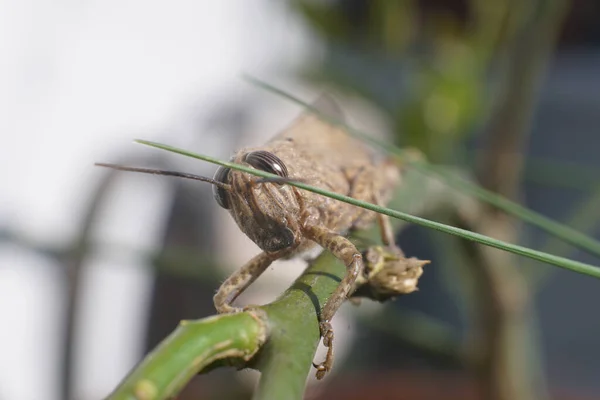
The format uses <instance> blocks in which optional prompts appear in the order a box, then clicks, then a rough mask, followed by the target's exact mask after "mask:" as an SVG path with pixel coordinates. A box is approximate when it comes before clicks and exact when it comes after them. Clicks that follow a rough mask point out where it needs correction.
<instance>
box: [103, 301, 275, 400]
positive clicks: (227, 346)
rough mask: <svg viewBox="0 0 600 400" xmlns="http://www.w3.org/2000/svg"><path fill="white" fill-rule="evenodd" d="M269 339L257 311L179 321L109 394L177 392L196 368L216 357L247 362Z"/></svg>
mask: <svg viewBox="0 0 600 400" xmlns="http://www.w3.org/2000/svg"><path fill="white" fill-rule="evenodd" d="M266 338H267V329H266V322H265V321H264V320H263V319H262V318H261V317H260V312H255V311H251V312H243V313H239V314H228V315H220V316H216V317H208V318H205V319H202V320H198V321H182V322H181V323H180V325H179V327H178V328H177V329H176V330H175V331H174V332H173V333H172V334H171V335H169V336H168V337H167V338H166V339H165V340H163V342H162V343H161V344H160V345H159V346H158V347H157V348H155V349H154V351H152V352H151V353H150V354H148V355H147V356H146V357H145V358H144V360H143V361H142V362H141V363H140V364H139V365H138V366H137V367H136V368H135V369H134V370H133V371H132V373H131V374H130V375H129V376H128V377H127V378H125V380H124V381H123V382H122V383H121V384H120V385H119V387H117V389H116V390H115V391H114V392H113V393H112V394H111V395H110V396H109V397H108V399H110V400H159V399H167V398H171V397H173V396H175V395H176V394H177V393H178V392H179V391H180V390H181V389H182V388H183V387H184V386H185V384H186V383H187V382H188V381H189V380H190V379H191V378H192V377H193V376H194V375H196V374H198V372H200V371H202V370H204V369H206V368H207V367H209V366H210V365H211V364H213V363H214V362H216V361H222V360H226V361H227V362H228V363H230V364H235V363H236V361H239V362H240V363H245V362H247V361H248V360H250V359H251V358H252V357H253V356H254V355H255V354H256V352H257V351H258V350H259V349H260V347H261V346H262V344H263V343H264V342H265V340H266Z"/></svg>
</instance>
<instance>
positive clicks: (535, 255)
mask: <svg viewBox="0 0 600 400" xmlns="http://www.w3.org/2000/svg"><path fill="white" fill-rule="evenodd" d="M136 142H138V143H140V144H144V145H147V146H151V147H156V148H158V149H162V150H167V151H170V152H173V153H178V154H181V155H184V156H188V157H192V158H197V159H199V160H203V161H207V162H210V163H213V164H217V165H221V166H224V167H228V168H233V169H236V170H239V171H243V172H247V173H249V174H252V175H256V176H260V177H263V178H270V179H275V180H277V179H281V178H280V177H279V176H277V175H274V174H270V173H267V172H264V171H260V170H257V169H254V168H249V167H245V166H243V165H239V164H234V163H230V162H226V161H221V160H218V159H216V158H213V157H209V156H205V155H201V154H196V153H193V152H190V151H187V150H183V149H178V148H176V147H171V146H168V145H164V144H160V143H155V142H149V141H146V140H136ZM286 183H288V184H289V185H292V186H296V187H298V188H300V189H304V190H308V191H310V192H314V193H317V194H321V195H323V196H327V197H330V198H332V199H335V200H339V201H343V202H345V203H348V204H352V205H355V206H358V207H362V208H365V209H367V210H371V211H375V212H378V213H381V214H385V215H388V216H390V217H393V218H397V219H401V220H404V221H406V222H410V223H414V224H417V225H421V226H424V227H426V228H430V229H434V230H437V231H439V232H443V233H447V234H450V235H454V236H459V237H462V238H464V239H467V240H470V241H472V242H476V243H480V244H484V245H486V246H490V247H494V248H497V249H500V250H504V251H508V252H511V253H514V254H518V255H521V256H524V257H527V258H531V259H533V260H537V261H542V262H545V263H548V264H552V265H555V266H557V267H561V268H565V269H568V270H570V271H574V272H578V273H581V274H584V275H588V276H593V277H595V278H600V268H598V267H596V266H594V265H591V264H586V263H582V262H579V261H575V260H570V259H568V258H564V257H558V256H555V255H552V254H548V253H544V252H541V251H537V250H533V249H529V248H527V247H523V246H519V245H516V244H510V243H507V242H504V241H502V240H498V239H494V238H491V237H489V236H485V235H482V234H479V233H476V232H471V231H468V230H466V229H461V228H456V227H454V226H450V225H446V224H442V223H439V222H435V221H431V220H428V219H425V218H420V217H416V216H414V215H410V214H406V213H403V212H401V211H397V210H391V209H389V208H386V207H381V206H378V205H375V204H371V203H368V202H365V201H361V200H356V199H354V198H352V197H348V196H344V195H342V194H339V193H334V192H330V191H327V190H324V189H321V188H318V187H314V186H310V185H307V184H305V183H302V182H299V181H294V180H290V181H288V182H286Z"/></svg>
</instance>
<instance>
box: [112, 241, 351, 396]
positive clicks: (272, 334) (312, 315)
mask: <svg viewBox="0 0 600 400" xmlns="http://www.w3.org/2000/svg"><path fill="white" fill-rule="evenodd" d="M345 272H346V268H345V267H344V265H343V264H342V263H341V262H340V261H339V260H337V259H336V258H335V257H333V255H331V254H330V253H329V252H323V254H322V255H321V256H320V257H319V258H318V259H317V260H315V262H313V263H312V264H311V265H310V267H309V268H307V269H306V271H304V273H303V274H302V275H301V276H300V277H299V278H298V279H297V280H296V282H295V283H294V284H293V285H292V286H291V287H290V288H289V289H288V290H287V291H286V292H285V293H284V294H283V295H282V296H281V297H280V298H279V299H278V300H276V301H274V302H273V303H271V304H268V305H265V306H261V307H252V308H250V309H249V310H248V311H246V312H241V313H238V314H226V315H220V316H214V317H209V318H205V319H202V320H198V321H183V322H182V323H181V324H180V326H179V327H178V328H177V329H176V330H175V331H174V332H173V333H172V334H171V335H170V336H169V337H167V338H166V339H165V340H163V342H162V343H161V344H160V345H159V346H158V347H156V348H155V349H154V350H153V351H152V352H151V353H150V354H148V355H147V356H146V357H145V358H144V360H142V362H141V363H140V364H139V365H138V366H137V367H136V368H135V369H134V370H133V371H132V372H131V373H130V374H129V376H127V377H126V378H125V380H124V381H123V382H122V383H121V384H120V385H119V386H118V387H117V389H116V390H115V391H114V392H113V394H111V395H110V396H109V399H110V400H134V399H135V400H162V399H167V398H171V397H173V396H175V395H177V393H179V391H180V390H181V389H182V388H183V387H184V386H185V384H186V383H187V382H188V381H189V380H190V379H191V378H192V377H194V376H195V375H196V374H198V373H201V372H206V371H207V370H208V369H211V368H212V367H214V366H217V365H222V364H226V365H234V366H237V367H240V368H241V367H252V368H256V369H258V370H259V371H261V372H262V374H261V378H260V381H259V384H258V387H257V389H256V391H255V393H254V397H253V398H254V400H270V399H289V400H296V399H297V400H301V399H302V398H303V395H304V388H305V386H306V378H307V376H308V373H309V371H310V368H311V362H312V360H313V357H314V354H315V351H316V349H317V345H318V344H319V339H320V333H319V322H318V315H319V313H320V310H321V307H322V306H323V305H324V304H325V303H326V302H327V299H328V298H329V296H330V295H331V293H333V291H334V290H335V288H336V287H337V285H338V284H339V282H340V281H341V279H342V277H343V276H344V274H345ZM259 350H260V352H259ZM253 357H254V358H253Z"/></svg>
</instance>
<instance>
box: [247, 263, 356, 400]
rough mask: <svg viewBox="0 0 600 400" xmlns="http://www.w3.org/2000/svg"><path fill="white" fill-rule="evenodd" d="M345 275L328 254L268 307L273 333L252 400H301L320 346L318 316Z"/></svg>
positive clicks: (262, 354) (263, 354)
mask: <svg viewBox="0 0 600 400" xmlns="http://www.w3.org/2000/svg"><path fill="white" fill-rule="evenodd" d="M345 273H346V268H345V267H344V265H343V264H342V263H341V262H340V261H339V260H338V259H337V258H335V257H334V256H333V255H331V254H330V253H329V252H323V254H321V256H319V258H317V260H316V261H315V262H313V263H312V264H311V265H310V267H309V268H307V269H306V271H304V273H303V274H302V275H301V276H300V277H299V278H298V279H297V280H296V282H294V284H293V285H292V286H291V287H290V288H289V289H288V290H287V291H286V292H285V293H284V294H283V295H282V296H281V297H280V298H279V299H278V300H276V301H275V302H273V303H271V304H269V305H266V306H264V307H263V309H264V310H265V311H266V313H267V315H268V318H269V324H270V326H271V334H270V337H269V340H268V342H267V343H266V344H265V346H264V348H263V350H262V351H261V352H260V353H259V354H258V357H257V360H256V364H255V367H256V368H257V369H259V370H260V371H261V373H262V374H261V378H260V381H259V384H258V387H257V389H256V391H255V393H254V397H253V400H277V399H289V400H296V399H297V400H301V399H302V398H303V395H304V387H305V385H306V377H307V375H308V373H309V371H310V369H311V363H312V360H313V357H314V354H315V351H316V349H317V345H318V344H319V339H320V333H319V320H318V315H319V313H320V311H321V308H322V306H323V305H325V303H326V302H327V299H328V298H329V296H330V295H331V293H333V291H334V290H335V288H336V287H337V286H338V284H339V282H340V281H341V279H342V278H343V276H344V275H345Z"/></svg>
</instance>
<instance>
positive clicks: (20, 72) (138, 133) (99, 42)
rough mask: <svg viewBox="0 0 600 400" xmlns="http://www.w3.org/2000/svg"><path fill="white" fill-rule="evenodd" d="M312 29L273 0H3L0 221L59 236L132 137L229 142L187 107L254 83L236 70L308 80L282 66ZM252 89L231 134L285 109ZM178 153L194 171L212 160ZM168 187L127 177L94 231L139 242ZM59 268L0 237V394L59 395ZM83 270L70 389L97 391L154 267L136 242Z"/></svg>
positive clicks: (214, 101) (92, 394) (239, 258)
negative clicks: (251, 107)
mask: <svg viewBox="0 0 600 400" xmlns="http://www.w3.org/2000/svg"><path fill="white" fill-rule="evenodd" d="M309 42H310V38H309V37H307V35H306V33H305V32H304V31H303V29H302V26H301V25H300V23H299V22H298V21H297V20H296V19H295V18H294V17H293V16H292V15H291V14H289V13H288V11H287V10H286V9H285V5H284V4H283V2H281V3H280V2H274V1H267V0H251V1H248V0H238V1H194V0H175V1H168V2H167V1H157V0H146V1H141V0H125V1H97V0H92V1H84V2H69V1H59V2H53V1H43V0H18V1H17V0H3V1H1V2H0V60H1V61H0V133H1V135H2V142H1V144H0V188H2V192H1V193H0V230H2V231H5V233H6V232H9V234H10V235H12V236H17V237H19V238H20V239H23V240H26V241H28V242H31V243H36V244H38V245H42V246H48V247H54V246H56V247H60V246H67V245H68V244H69V243H70V242H71V241H72V240H74V237H75V236H76V235H77V234H78V227H79V225H80V224H81V222H82V217H83V215H82V213H83V210H82V208H83V207H84V204H85V203H86V202H87V201H88V200H89V198H87V197H88V196H90V193H91V190H92V188H93V187H95V185H97V183H98V178H99V176H100V172H99V171H98V168H94V167H93V163H94V162H96V161H105V162H111V161H115V157H116V155H118V154H121V153H123V152H129V153H134V154H135V153H136V152H139V153H140V154H147V153H148V152H151V151H152V150H149V149H146V148H144V147H142V146H139V145H134V144H132V143H131V140H132V139H134V138H144V139H150V140H157V141H162V142H165V143H169V144H172V145H175V146H181V147H186V146H187V147H190V146H192V148H193V149H194V150H197V151H201V152H203V153H206V154H212V155H217V156H227V155H228V153H229V152H230V151H231V150H232V149H231V148H230V146H231V144H229V143H228V141H227V140H226V138H225V136H226V135H223V137H220V136H219V134H218V132H217V133H215V132H211V133H210V135H209V134H204V136H203V133H202V132H197V131H194V127H197V126H198V119H200V120H201V119H202V118H205V117H206V116H208V115H210V114H211V112H212V111H214V107H216V106H218V105H219V104H220V103H222V102H223V101H231V100H233V101H235V100H239V99H243V98H245V97H247V96H248V93H249V92H251V91H256V90H257V89H255V88H252V87H251V86H249V85H248V84H246V83H244V82H243V81H242V80H240V75H241V73H250V74H255V75H256V76H259V77H268V78H269V81H270V82H278V83H282V82H285V83H287V84H288V88H295V89H296V90H297V91H296V93H299V94H307V93H312V92H310V91H309V90H308V89H302V88H301V87H299V86H298V85H296V84H294V83H293V80H292V79H290V78H288V77H290V76H291V74H290V73H289V72H290V71H292V70H293V69H294V68H296V67H297V66H299V65H301V64H302V63H303V62H305V61H306V60H308V59H310V58H311V57H314V56H315V54H314V46H311V47H310V48H311V52H309V51H308V49H309V46H308V43H309ZM260 98H262V99H264V101H263V102H262V103H260V104H257V105H256V113H255V115H253V123H254V125H253V127H254V129H253V132H255V133H260V135H258V136H254V137H253V136H247V137H246V136H244V139H243V140H244V141H249V142H251V141H255V143H257V142H256V141H257V140H260V141H262V140H264V138H266V137H268V136H270V135H272V134H274V133H275V132H276V131H277V130H278V129H281V128H282V127H283V126H285V124H286V123H288V122H289V121H290V120H291V118H293V117H294V116H295V114H297V113H298V109H296V108H294V107H293V106H291V105H290V104H289V103H286V102H284V101H282V100H280V99H277V98H274V97H271V96H270V95H268V94H263V95H261V96H260ZM180 162H181V165H182V168H186V167H187V168H191V167H193V168H194V170H193V171H192V172H196V173H203V174H207V175H209V174H212V171H213V170H214V168H212V167H211V166H209V165H198V162H195V163H193V162H190V161H189V160H187V161H186V160H181V161H180ZM166 187H167V186H165V185H164V184H163V181H162V180H161V179H157V178H155V177H150V178H145V179H144V178H141V179H140V177H131V176H127V177H125V176H124V177H123V178H122V179H120V181H119V184H118V188H117V189H116V190H114V191H113V193H114V195H113V197H112V198H111V200H110V201H109V203H110V205H111V206H110V208H108V209H105V210H102V213H101V218H100V223H99V225H97V226H96V228H95V232H94V235H93V236H94V238H95V240H97V241H98V242H100V243H103V242H110V243H116V244H126V245H127V246H131V247H132V248H136V249H151V248H152V246H153V245H154V244H155V243H156V241H157V237H158V234H159V232H160V229H161V222H162V219H163V218H164V215H161V213H160V211H159V210H161V209H164V204H165V202H166V201H167V199H168V191H167V190H166ZM140 193H143V196H140ZM215 210H216V205H215ZM220 215H221V216H222V219H223V229H222V232H219V235H220V237H223V238H229V237H230V236H233V237H232V238H231V240H238V241H239V244H236V245H235V246H236V249H240V251H235V252H231V251H229V252H227V254H229V257H230V259H229V260H227V261H228V262H230V263H231V265H239V264H241V263H243V262H244V261H246V260H247V259H248V258H249V257H250V256H251V255H252V254H253V253H255V252H256V248H255V247H254V246H253V244H251V243H249V241H248V240H247V239H246V238H245V237H243V235H242V234H241V233H239V231H237V228H236V227H235V226H234V225H233V223H232V221H230V218H229V216H228V215H227V213H225V212H221V213H220ZM222 246H223V248H230V246H232V242H231V241H229V242H223V245H222ZM241 248H243V251H242V250H241ZM215 251H219V249H215ZM61 268H62V267H61V266H59V265H53V263H52V261H49V260H48V259H46V258H44V257H42V256H40V255H37V254H34V253H31V252H30V251H28V250H27V249H26V248H25V247H23V246H19V245H18V244H0V321H2V322H3V326H2V329H0V399H18V400H20V399H23V400H28V399H32V400H33V399H36V400H37V399H41V398H44V399H48V400H53V399H59V385H60V383H59V382H60V377H59V374H60V372H61V369H60V368H59V367H58V365H59V361H60V356H61V351H62V350H61V335H63V334H64V332H63V327H62V326H60V324H59V322H60V321H62V318H63V317H64V315H63V314H64V306H65V304H66V300H67V295H66V288H65V286H64V284H63V283H62V282H63V280H62V279H61V278H62V274H63V271H62V269H61ZM83 278H84V279H83V282H84V286H85V290H84V291H83V293H85V296H84V297H83V298H81V299H79V301H80V304H81V306H80V309H79V312H80V314H81V315H80V316H79V318H78V320H79V325H78V326H77V328H76V346H75V350H76V365H75V370H76V372H77V373H76V376H75V377H74V378H75V379H74V381H75V383H76V387H75V390H74V397H75V398H79V399H97V398H101V397H103V396H105V395H106V394H107V393H108V392H109V391H110V390H112V389H113V388H114V386H115V385H116V384H117V383H118V382H119V380H120V379H122V378H123V376H124V375H125V374H126V372H127V371H128V370H129V369H130V368H131V367H132V366H133V365H134V363H135V362H137V361H138V360H139V359H140V357H141V356H142V350H143V349H142V344H141V343H140V337H141V336H142V335H143V333H142V332H141V330H142V329H143V327H142V323H143V322H144V321H145V318H146V315H147V312H148V310H147V309H146V308H147V301H148V296H149V293H150V285H151V282H152V280H151V276H150V272H149V271H148V269H147V268H145V267H144V265H143V261H142V260H141V259H138V258H136V257H135V256H134V255H129V256H126V257H125V256H120V257H106V255H104V256H98V257H96V258H92V259H91V260H89V261H88V262H86V268H85V271H84V277H83ZM215 289H216V288H215Z"/></svg>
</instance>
